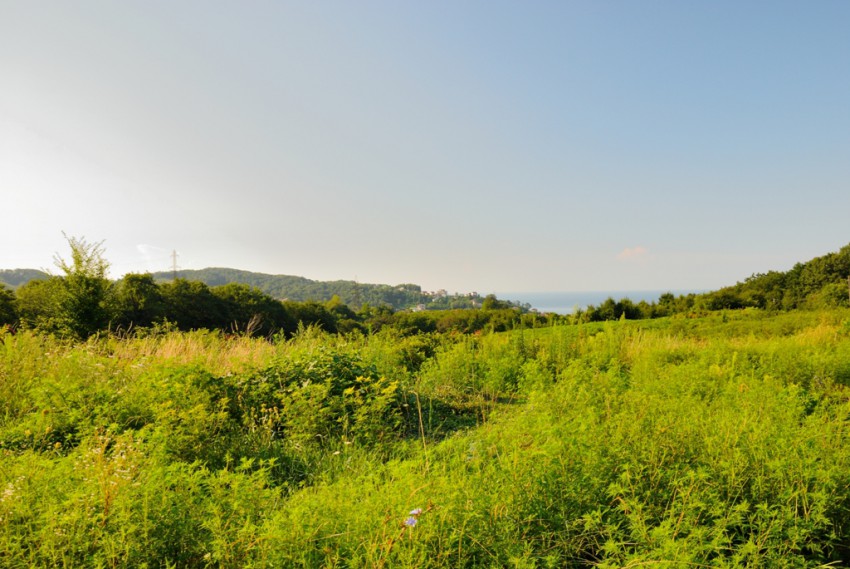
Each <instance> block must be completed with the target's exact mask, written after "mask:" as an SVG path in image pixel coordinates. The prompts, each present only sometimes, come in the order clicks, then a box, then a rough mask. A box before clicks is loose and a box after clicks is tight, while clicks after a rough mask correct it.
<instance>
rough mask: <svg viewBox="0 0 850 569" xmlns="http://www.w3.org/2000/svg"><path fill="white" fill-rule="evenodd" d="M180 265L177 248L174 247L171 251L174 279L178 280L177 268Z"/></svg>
mask: <svg viewBox="0 0 850 569" xmlns="http://www.w3.org/2000/svg"><path fill="white" fill-rule="evenodd" d="M179 268H180V267H178V266H177V250H176V249H172V251H171V275H172V277H173V279H174V280H175V281H176V280H177V269H179Z"/></svg>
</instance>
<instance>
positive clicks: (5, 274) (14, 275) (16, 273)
mask: <svg viewBox="0 0 850 569" xmlns="http://www.w3.org/2000/svg"><path fill="white" fill-rule="evenodd" d="M47 277H48V274H47V273H45V272H44V271H39V270H37V269H0V286H2V285H6V286H7V287H9V288H11V289H13V290H14V289H16V288H18V287H19V286H21V285H22V284H26V283H28V282H29V281H35V280H40V279H46V278H47Z"/></svg>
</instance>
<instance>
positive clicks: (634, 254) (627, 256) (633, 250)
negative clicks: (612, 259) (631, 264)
mask: <svg viewBox="0 0 850 569" xmlns="http://www.w3.org/2000/svg"><path fill="white" fill-rule="evenodd" d="M648 255H649V251H647V250H646V247H642V246H640V245H638V246H637V247H626V248H625V249H623V250H622V251H620V254H619V255H617V258H618V259H620V260H621V261H629V260H637V259H646V258H647V256H648Z"/></svg>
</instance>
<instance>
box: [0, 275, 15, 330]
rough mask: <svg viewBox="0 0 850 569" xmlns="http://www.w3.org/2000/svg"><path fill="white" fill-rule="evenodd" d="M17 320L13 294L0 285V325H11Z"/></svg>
mask: <svg viewBox="0 0 850 569" xmlns="http://www.w3.org/2000/svg"><path fill="white" fill-rule="evenodd" d="M17 320H18V308H17V302H16V300H15V295H14V293H13V292H12V291H11V290H9V289H7V288H6V287H5V286H2V285H0V325H2V324H13V323H15V322H17Z"/></svg>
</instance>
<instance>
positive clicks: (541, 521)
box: [0, 239, 850, 569]
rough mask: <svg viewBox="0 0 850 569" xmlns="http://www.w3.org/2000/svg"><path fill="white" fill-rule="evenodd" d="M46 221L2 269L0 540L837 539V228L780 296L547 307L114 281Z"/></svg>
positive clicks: (652, 543) (846, 418) (537, 550)
mask: <svg viewBox="0 0 850 569" xmlns="http://www.w3.org/2000/svg"><path fill="white" fill-rule="evenodd" d="M69 244H70V245H71V248H72V255H71V259H70V260H69V261H65V260H63V259H57V266H58V267H59V268H60V269H61V271H62V275H60V276H53V277H50V278H47V279H44V280H37V281H31V282H29V283H27V284H25V285H23V286H21V287H19V288H18V289H17V290H16V291H15V293H12V292H10V291H4V292H2V294H0V317H2V318H3V319H4V321H6V322H15V323H16V324H17V326H16V327H10V328H8V329H6V330H4V331H2V332H0V565H2V566H3V567H21V568H23V567H220V568H230V567H233V568H236V567H269V568H272V567H328V568H330V567H351V568H356V567H363V568H366V567H368V568H389V567H401V568H405V567H409V568H413V567H416V568H417V569H418V568H456V567H468V568H472V567H524V568H548V567H558V568H562V567H576V568H579V567H598V568H613V567H642V566H669V567H730V568H732V567H752V568H755V567H812V568H814V567H825V566H829V567H843V566H847V565H848V564H850V446H848V445H847V440H848V434H849V433H848V425H850V310H848V309H846V308H842V307H841V306H842V305H843V301H842V300H840V298H839V297H840V295H838V293H837V289H838V285H839V284H841V282H843V280H840V279H844V278H846V276H840V273H841V271H843V270H844V268H842V267H844V265H842V264H841V263H842V262H843V261H842V259H843V258H844V257H845V256H847V255H848V252H850V251H848V249H847V248H845V249H842V251H841V252H840V253H838V254H833V256H827V260H826V261H824V260H817V259H816V260H815V261H813V262H812V264H806V265H800V266H798V267H795V269H794V274H795V275H797V277H794V276H785V277H783V278H784V280H783V283H784V286H789V287H791V288H790V289H788V290H786V291H784V292H783V296H782V298H783V299H791V300H787V302H786V300H783V305H782V308H787V309H789V310H785V311H781V310H780V307H779V306H774V305H765V306H759V307H752V306H750V307H747V306H738V304H736V305H735V306H727V305H725V304H721V305H717V306H715V305H714V304H712V303H713V302H714V301H715V300H716V299H717V298H726V297H727V295H728V294H736V295H744V294H745V293H746V291H751V290H755V288H757V287H759V286H762V284H763V282H762V280H761V279H762V277H754V278H753V279H751V281H748V283H750V284H748V283H744V284H740V285H738V288H736V289H734V290H732V289H729V290H724V291H718V292H717V293H710V294H708V295H700V296H696V295H693V296H690V297H679V298H674V297H673V296H672V295H664V296H662V297H661V298H660V299H659V302H658V303H652V304H647V305H646V306H641V305H633V304H632V303H630V302H628V301H626V300H621V301H614V300H613V299H611V300H610V301H607V302H606V303H603V305H601V306H600V307H598V308H591V309H588V310H587V311H584V312H579V313H577V314H575V315H572V316H570V317H565V318H545V317H541V316H540V315H536V314H522V312H521V311H518V310H516V308H515V307H512V306H510V305H509V304H506V303H503V302H502V301H499V300H498V299H496V298H495V297H489V298H487V299H485V300H484V302H483V306H482V307H481V308H480V309H476V310H450V311H424V312H393V311H392V310H391V309H389V308H386V307H371V306H368V305H366V306H364V307H363V308H362V309H361V310H360V311H358V312H354V311H353V310H352V309H351V308H349V307H348V306H347V305H346V304H345V303H344V302H343V301H342V300H341V299H340V298H334V299H331V300H330V301H328V302H325V303H316V302H312V303H310V302H306V303H281V302H278V301H276V300H274V299H273V298H271V297H269V296H267V295H265V294H264V293H262V292H261V291H259V290H257V289H252V288H250V287H248V286H246V285H239V284H233V283H230V284H224V285H220V286H215V287H208V286H207V285H205V284H203V283H200V282H193V281H185V280H180V279H178V280H176V281H174V282H171V283H157V282H156V281H155V279H154V278H153V277H152V276H151V275H127V276H125V277H124V278H123V279H122V280H121V281H119V282H118V283H112V282H110V281H109V280H108V279H107V278H106V276H105V273H106V264H105V262H104V261H103V255H102V250H101V247H100V244H90V243H88V242H86V241H85V240H78V239H70V240H69ZM810 267H814V268H810ZM818 267H819V268H818ZM804 276H805V278H804ZM839 277H840V279H839ZM773 278H774V277H770V279H773ZM795 278H798V280H797V281H795V280H794V279H795ZM770 279H768V280H770ZM764 282H767V281H764ZM771 282H772V281H771ZM795 282H797V283H802V282H806V283H809V284H808V285H805V286H803V285H801V284H800V285H799V286H798V285H794V283H795ZM748 287H750V288H748ZM753 287H755V288H753ZM806 287H808V288H806ZM833 289H835V291H834V292H835V294H833V293H832V292H830V291H833ZM789 291H790V292H789ZM827 293H829V294H827ZM747 294H748V293H747ZM740 298H743V296H740ZM752 298H757V296H752ZM764 298H765V299H769V298H774V296H771V295H768V296H765V297H764ZM825 298H831V299H834V302H833V301H829V302H825V301H824V300H823V299H825ZM744 304H746V303H744ZM718 307H719V308H721V310H718V311H712V310H711V309H712V308H718ZM803 307H805V308H808V309H809V310H790V308H803ZM827 307H828V308H827ZM734 308H738V309H734ZM10 315H11V318H10ZM666 315H672V316H666ZM665 316H666V317H665ZM639 318H642V319H640V320H634V319H639ZM616 319H619V320H620V321H619V322H617V321H613V322H612V321H610V320H616Z"/></svg>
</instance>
